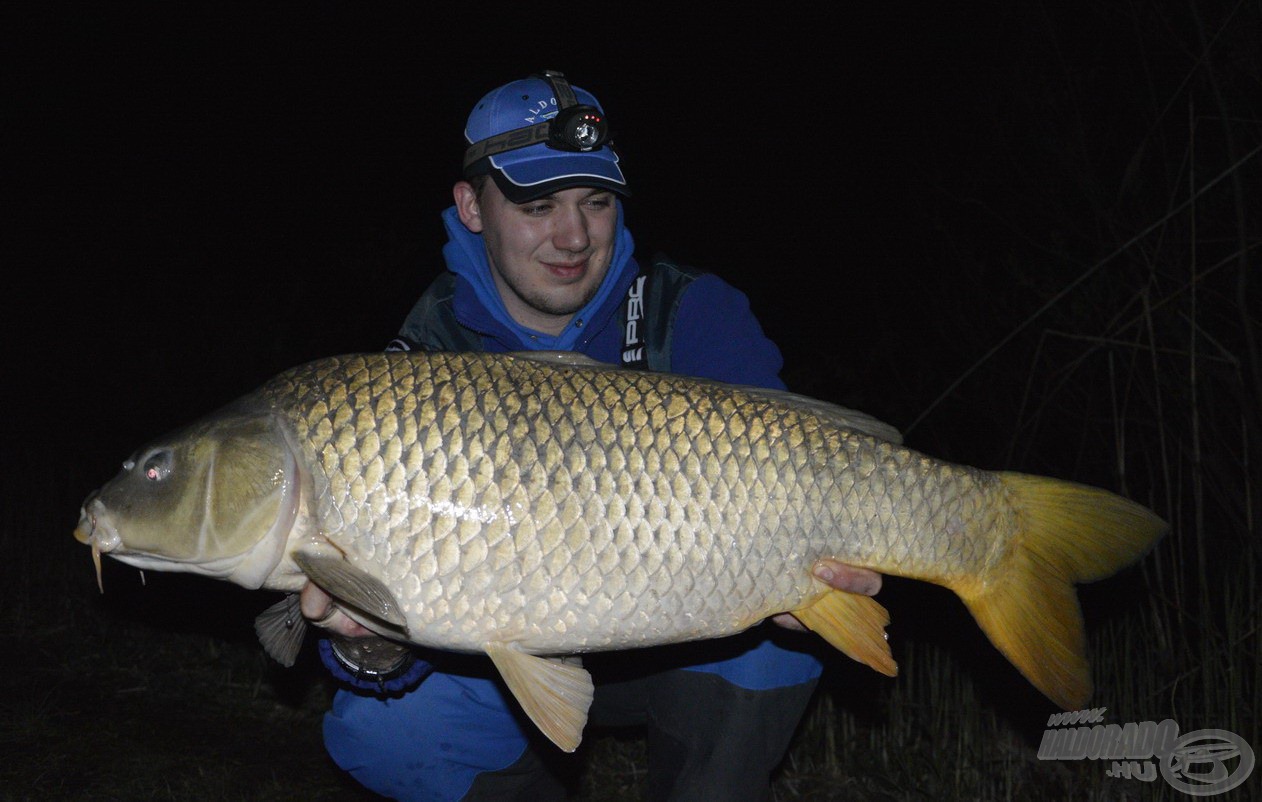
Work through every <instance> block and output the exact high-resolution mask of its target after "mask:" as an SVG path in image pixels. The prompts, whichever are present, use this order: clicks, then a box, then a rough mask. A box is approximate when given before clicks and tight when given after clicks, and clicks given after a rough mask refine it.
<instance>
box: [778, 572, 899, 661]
mask: <svg viewBox="0 0 1262 802" xmlns="http://www.w3.org/2000/svg"><path fill="white" fill-rule="evenodd" d="M793 616H794V617H795V618H797V620H799V621H801V622H802V623H803V624H805V625H806V627H807V629H810V630H812V631H814V632H816V633H817V634H819V635H820V637H822V638H823V639H824V640H826V641H828V642H829V643H830V644H832V645H833V646H834V647H835V648H837V649H838V650H840V651H841V652H842V653H844V654H845V655H846V656H847V657H850V658H852V659H854V660H858V661H859V662H860V663H863V664H864V665H867V666H870V667H872V668H874V669H876V670H877V671H879V672H881V673H882V674H884V675H885V676H887V677H893V676H897V675H898V664H897V663H895V662H894V655H893V654H891V653H890V645H889V641H887V640H886V638H885V627H886V625H888V624H889V622H890V614H889V612H887V611H886V609H885V608H884V607H882V606H881V605H880V604H879V603H877V601H876V600H875V599H873V598H872V597H871V596H862V595H860V594H857V593H847V592H845V591H841V590H830V591H828V592H827V593H825V594H824V595H823V596H820V597H819V598H818V599H817V600H815V601H814V602H813V603H811V604H808V605H806V606H805V607H802V608H799V609H797V610H794V611H793Z"/></svg>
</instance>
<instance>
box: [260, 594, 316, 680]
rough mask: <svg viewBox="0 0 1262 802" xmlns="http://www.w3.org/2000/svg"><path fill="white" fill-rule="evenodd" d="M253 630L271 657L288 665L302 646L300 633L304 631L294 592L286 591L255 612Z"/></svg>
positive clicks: (305, 627) (304, 624)
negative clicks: (257, 614) (257, 613)
mask: <svg viewBox="0 0 1262 802" xmlns="http://www.w3.org/2000/svg"><path fill="white" fill-rule="evenodd" d="M254 632H255V634H257V635H258V636H259V642H260V643H262V644H263V650H264V651H265V652H267V653H268V655H270V656H271V658H272V659H273V660H275V661H276V662H278V663H280V664H281V665H282V666H284V667H285V668H289V667H290V666H292V665H293V664H294V660H295V659H297V657H298V650H299V649H300V648H302V636H303V635H304V634H306V632H307V621H306V619H304V618H303V617H302V610H301V608H300V607H299V604H298V594H297V593H290V594H288V595H286V596H285V598H283V599H281V600H280V601H278V602H276V603H275V604H273V605H272V606H271V607H268V608H267V609H266V610H264V611H263V612H261V613H259V616H258V618H255V619H254Z"/></svg>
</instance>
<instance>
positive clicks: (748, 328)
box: [670, 274, 785, 389]
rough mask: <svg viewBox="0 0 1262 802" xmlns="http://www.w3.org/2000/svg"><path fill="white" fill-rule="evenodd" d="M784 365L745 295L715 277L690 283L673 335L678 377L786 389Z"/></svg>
mask: <svg viewBox="0 0 1262 802" xmlns="http://www.w3.org/2000/svg"><path fill="white" fill-rule="evenodd" d="M783 367H784V358H783V357H782V356H781V355H780V349H779V348H777V347H776V344H775V343H773V342H772V341H771V340H770V339H768V337H767V335H766V334H765V333H763V330H762V325H761V324H760V323H759V322H758V319H757V318H756V317H754V313H753V310H752V309H750V306H749V298H748V297H746V295H745V293H743V292H741V291H740V290H738V289H736V288H735V287H733V286H732V285H731V284H728V283H727V282H726V281H724V280H723V279H721V278H719V277H718V276H715V275H713V274H705V275H702V276H699V277H698V278H697V279H696V280H695V281H693V282H692V284H691V285H689V287H688V289H687V290H685V292H684V295H683V297H682V298H681V299H680V301H679V311H678V313H677V315H676V318H675V324H674V329H673V332H672V341H671V356H670V369H671V372H672V373H679V374H682V375H685V376H696V377H698V378H704V379H717V380H719V381H724V382H730V383H733V384H749V385H754V386H757V387H770V388H775V389H784V386H785V385H784V382H783V381H782V380H781V378H780V370H781V368H783Z"/></svg>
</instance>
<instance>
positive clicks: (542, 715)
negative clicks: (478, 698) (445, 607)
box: [486, 643, 593, 752]
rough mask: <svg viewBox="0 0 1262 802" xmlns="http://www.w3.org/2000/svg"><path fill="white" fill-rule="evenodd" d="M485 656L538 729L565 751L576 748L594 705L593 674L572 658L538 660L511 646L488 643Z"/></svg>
mask: <svg viewBox="0 0 1262 802" xmlns="http://www.w3.org/2000/svg"><path fill="white" fill-rule="evenodd" d="M486 653H487V654H489V655H490V656H491V660H492V662H494V663H495V667H496V668H497V669H499V672H500V675H501V676H503V677H504V682H505V683H506V684H507V685H508V689H509V690H510V691H512V692H513V696H514V697H516V698H517V701H518V703H520V704H521V707H522V710H524V711H526V715H527V716H529V717H530V720H531V721H533V722H534V723H535V726H536V727H538V728H539V730H540V731H541V732H543V734H544V735H546V736H548V739H549V740H551V741H552V742H553V743H554V744H556V745H557V746H559V747H561V749H563V750H564V751H566V752H573V751H574V750H575V749H577V748H578V745H579V742H580V741H582V740H583V727H584V726H585V725H586V724H587V709H588V708H589V707H591V705H592V692H593V687H592V678H591V675H589V674H588V673H587V671H586V670H584V669H583V667H582V666H581V665H576V664H575V663H574V661H573V659H567V658H546V657H536V656H535V655H532V654H526V653H525V652H523V651H520V650H519V649H517V648H516V647H514V646H513V645H511V644H506V643H489V644H487V646H486Z"/></svg>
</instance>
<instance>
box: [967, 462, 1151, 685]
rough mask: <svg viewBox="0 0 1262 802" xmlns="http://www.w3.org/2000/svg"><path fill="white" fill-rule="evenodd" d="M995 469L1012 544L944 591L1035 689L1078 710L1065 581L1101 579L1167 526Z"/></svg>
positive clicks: (1077, 662) (1092, 493)
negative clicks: (1013, 523) (1012, 528)
mask: <svg viewBox="0 0 1262 802" xmlns="http://www.w3.org/2000/svg"><path fill="white" fill-rule="evenodd" d="M999 476H1000V479H1001V481H1002V482H1003V485H1004V488H1005V490H1006V492H1007V495H1008V498H1009V500H1010V502H1011V504H1012V506H1013V509H1014V511H1015V512H1016V518H1017V521H1018V531H1017V533H1016V535H1015V536H1014V538H1013V546H1012V548H1010V549H1009V551H1008V553H1007V555H1006V556H1005V558H1004V559H1002V560H1001V561H999V562H998V563H996V564H995V565H993V566H991V567H990V569H988V570H987V572H986V574H985V575H984V576H981V577H976V578H974V579H970V580H968V581H966V582H954V583H952V584H951V588H952V589H953V590H954V591H955V592H956V593H957V594H959V596H960V598H961V599H963V600H964V603H965V605H967V606H968V609H969V612H971V613H972V614H973V617H974V618H975V619H976V620H977V623H978V624H979V625H980V626H981V628H982V630H983V631H984V632H985V633H986V636H987V637H988V638H990V640H991V642H992V643H994V644H995V646H996V647H997V648H998V649H999V651H1001V652H1002V653H1003V654H1004V656H1006V657H1007V658H1008V659H1009V660H1011V661H1012V663H1013V665H1015V666H1016V667H1017V669H1018V670H1019V671H1020V672H1021V673H1022V674H1023V675H1024V676H1025V678H1026V679H1028V680H1029V681H1030V682H1031V683H1032V684H1033V685H1034V686H1035V687H1036V688H1038V689H1039V690H1040V691H1042V692H1043V693H1044V694H1046V695H1047V697H1048V698H1049V699H1051V700H1052V701H1053V702H1055V703H1056V704H1058V705H1060V706H1061V707H1062V708H1064V709H1066V710H1076V709H1082V708H1085V707H1086V706H1087V700H1088V699H1089V698H1090V697H1091V670H1090V666H1089V665H1088V663H1087V657H1086V651H1087V650H1086V636H1085V635H1084V633H1083V626H1082V611H1081V609H1080V608H1079V606H1078V597H1077V594H1076V593H1075V592H1074V587H1073V585H1074V583H1076V582H1093V581H1095V580H1098V579H1103V578H1104V577H1106V576H1109V575H1111V574H1113V573H1115V572H1117V571H1118V570H1120V569H1122V568H1124V567H1125V566H1127V565H1129V564H1130V563H1132V562H1134V561H1135V560H1137V559H1139V557H1140V556H1142V555H1143V554H1144V553H1145V552H1146V551H1147V550H1148V549H1149V548H1151V547H1152V545H1153V544H1154V543H1155V542H1156V541H1157V540H1158V539H1159V538H1160V537H1161V535H1162V533H1163V532H1164V531H1165V529H1166V524H1165V522H1164V521H1162V520H1161V519H1160V518H1158V517H1157V516H1156V515H1154V514H1153V513H1152V512H1150V511H1149V510H1148V509H1146V508H1144V507H1142V506H1140V505H1139V504H1136V503H1135V502H1133V501H1129V500H1128V499H1125V498H1122V497H1121V496H1118V495H1115V494H1113V493H1110V492H1108V491H1105V490H1100V489H1099V488H1094V487H1087V486H1085V485H1079V484H1074V483H1071V482H1064V481H1060V480H1057V479H1048V478H1044V477H1038V476H1028V475H1025V474H1016V473H1002V474H1000V475H999Z"/></svg>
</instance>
